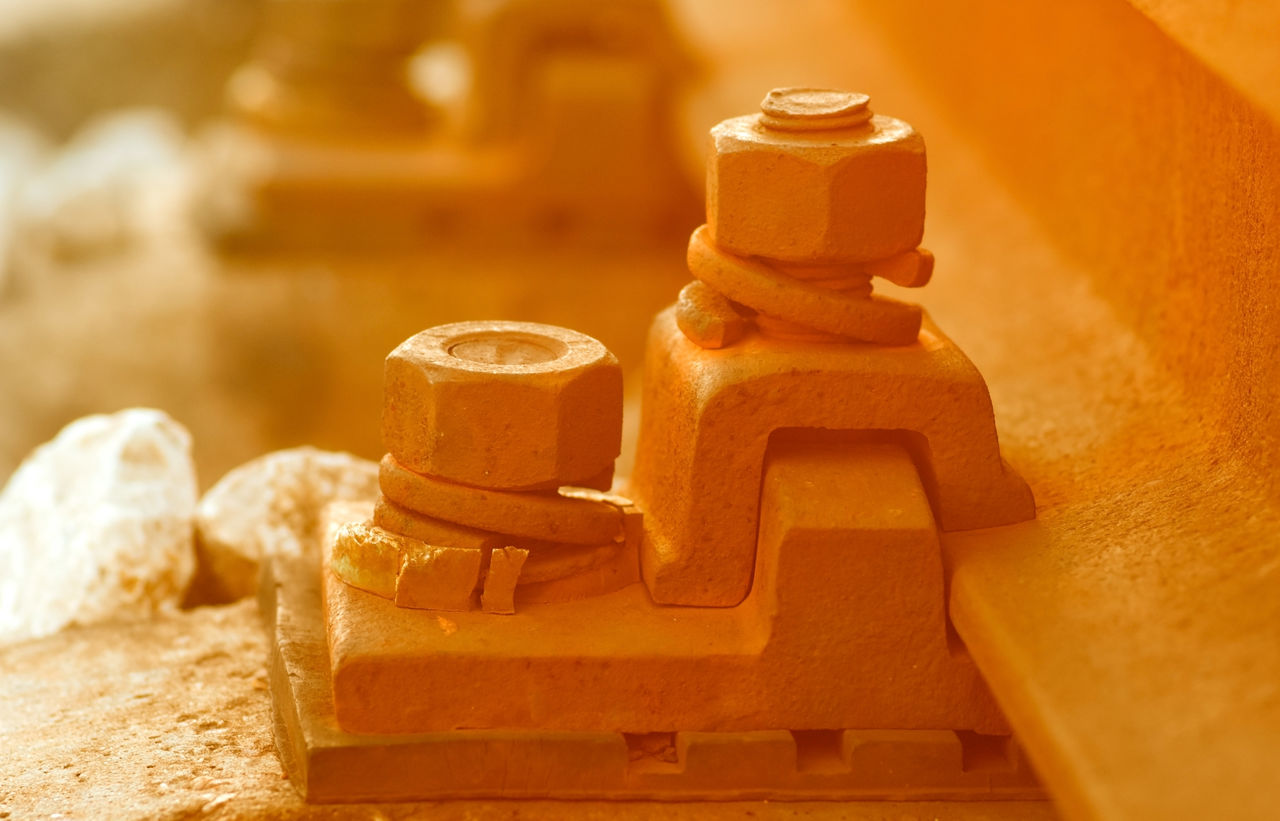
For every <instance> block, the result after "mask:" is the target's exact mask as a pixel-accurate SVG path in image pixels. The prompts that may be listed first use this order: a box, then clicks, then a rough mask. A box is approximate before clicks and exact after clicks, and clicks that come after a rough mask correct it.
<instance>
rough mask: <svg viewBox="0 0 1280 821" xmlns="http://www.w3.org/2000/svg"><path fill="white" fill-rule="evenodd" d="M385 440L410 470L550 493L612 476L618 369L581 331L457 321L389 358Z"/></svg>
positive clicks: (617, 445)
mask: <svg viewBox="0 0 1280 821" xmlns="http://www.w3.org/2000/svg"><path fill="white" fill-rule="evenodd" d="M382 440H383V444H384V445H385V446H386V448H387V450H388V451H389V452H390V453H391V455H392V456H394V457H395V458H396V460H397V461H398V462H399V463H400V464H401V465H403V466H404V467H406V468H408V469H409V470H411V471H414V472H417V473H421V474H426V475H431V476H438V477H441V478H443V479H448V480H451V481H454V482H460V483H462V484H466V485H472V486H475V487H483V488H495V489H502V490H543V489H551V488H556V487H559V486H562V485H572V484H575V483H578V482H581V481H588V480H590V479H591V478H592V477H594V476H596V475H598V474H600V473H602V472H605V471H607V470H609V469H610V468H611V467H612V465H613V461H614V459H616V458H617V456H618V453H619V452H620V450H621V444H622V370H621V368H620V367H619V366H618V360H617V358H615V357H614V355H613V354H612V353H610V352H609V350H608V349H607V348H605V346H604V345H602V344H601V343H599V342H598V341H596V340H595V339H592V338H591V337H589V336H586V335H585V334H580V333H577V332H576V331H570V330H567V329H564V328H557V327H555V326H551V325H540V324H535V323H530V322H460V323H455V324H452V325H442V326H439V327H436V328H431V329H429V330H426V331H423V332H421V333H419V334H416V335H414V336H412V337H410V338H409V339H407V340H405V342H403V343H402V344H401V345H400V346H399V347H397V348H396V349H395V350H394V351H392V352H391V354H390V355H389V356H387V360H386V369H385V372H384V378H383V408H382Z"/></svg>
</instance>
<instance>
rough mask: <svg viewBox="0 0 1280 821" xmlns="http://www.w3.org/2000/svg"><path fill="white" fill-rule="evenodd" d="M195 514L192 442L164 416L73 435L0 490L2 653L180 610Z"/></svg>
mask: <svg viewBox="0 0 1280 821" xmlns="http://www.w3.org/2000/svg"><path fill="white" fill-rule="evenodd" d="M195 503H196V477H195V466H194V465H193V463H192V460H191V436H190V434H188V433H187V431H186V429H185V428H184V427H182V426H181V425H179V424H178V423H177V422H175V421H173V420H172V419H170V418H169V417H168V416H167V415H165V414H164V413H162V412H160V411H156V410H145V409H140V408H135V409H132V410H126V411H121V412H119V413H116V414H112V415H109V416H108V415H103V416H88V417H85V418H83V419H79V420H77V421H75V422H73V423H71V424H70V425H68V426H67V427H66V428H64V429H63V430H62V431H61V432H60V433H59V434H58V435H57V436H56V437H55V438H54V439H53V440H52V441H51V442H48V443H46V444H44V445H41V446H40V447H39V448H37V449H36V450H35V451H34V452H32V454H31V455H30V456H28V457H27V459H26V461H24V462H23V463H22V465H21V466H19V468H18V470H17V471H16V472H15V473H14V474H13V476H12V477H11V478H10V479H9V482H8V484H6V485H5V487H4V490H3V491H0V643H9V642H14V641H21V640H24V639H28V638H34V637H38V636H45V635H49V634H51V633H56V632H57V631H59V630H61V629H62V628H64V627H67V626H69V625H72V624H90V623H93V622H99V621H106V620H109V619H115V618H130V617H140V616H149V615H152V614H154V613H156V612H158V611H162V610H168V609H173V608H176V607H177V606H178V605H179V603H180V602H181V601H182V597H183V595H184V593H185V591H186V589H187V585H188V584H189V583H190V581H191V577H192V574H193V573H194V570H195V551H194V549H193V539H192V517H193V514H194V511H195Z"/></svg>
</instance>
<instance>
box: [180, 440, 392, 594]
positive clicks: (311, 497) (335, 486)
mask: <svg viewBox="0 0 1280 821" xmlns="http://www.w3.org/2000/svg"><path fill="white" fill-rule="evenodd" d="M377 495H378V465H377V463H375V462H370V461H368V460H367V459H361V458H359V457H356V456H352V455H351V454H349V453H334V452H330V451H323V450H317V449H316V448H310V447H302V448H294V449H292V450H281V451H276V452H275V453H268V454H267V455H265V456H261V457H259V458H257V459H254V460H253V461H251V462H246V463H245V464H243V465H241V466H240V467H238V468H236V469H235V470H233V471H231V472H230V473H228V474H227V475H226V476H224V477H223V478H222V479H221V480H219V482H218V483H217V484H216V485H214V486H213V487H212V488H211V489H210V490H209V492H208V493H206V494H205V496H204V498H203V499H201V500H200V504H199V507H198V508H197V511H196V532H197V541H198V550H199V556H200V565H201V567H200V575H201V579H200V581H199V582H198V584H199V585H200V586H201V587H202V588H204V590H202V591H201V595H202V598H204V599H207V600H210V601H228V600H234V599H237V598H240V597H242V596H247V595H250V594H251V593H253V592H254V591H255V590H256V589H257V587H258V572H259V567H260V564H261V562H262V561H263V560H264V559H267V558H269V557H271V556H276V555H293V556H297V555H301V554H303V553H304V552H309V551H311V550H312V548H313V545H314V544H315V540H316V537H317V535H318V534H317V533H316V529H317V526H318V524H319V520H320V513H321V511H323V510H324V508H325V506H326V505H328V504H329V503H330V502H334V501H349V502H355V501H367V500H372V499H375V498H377Z"/></svg>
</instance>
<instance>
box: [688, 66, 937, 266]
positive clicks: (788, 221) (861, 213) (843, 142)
mask: <svg viewBox="0 0 1280 821" xmlns="http://www.w3.org/2000/svg"><path fill="white" fill-rule="evenodd" d="M819 93H821V94H826V95H829V96H830V99H832V100H835V101H836V102H833V103H830V105H829V110H827V111H824V110H823V104H824V100H823V99H822V98H817V97H816V96H815V95H817V94H819ZM802 94H803V95H807V96H804V97H803V98H801V96H800V95H802ZM836 95H843V98H840V97H838V96H836ZM859 98H860V101H859ZM815 99H816V100H817V102H814V101H815ZM826 102H829V100H828V101H826ZM859 104H860V105H861V106H862V112H863V113H864V116H862V117H861V118H859V117H857V116H852V115H851V114H850V112H856V111H857V110H858V105H859ZM865 105H866V98H865V97H863V96H862V95H851V94H847V93H844V92H826V91H819V90H814V89H780V90H776V91H774V92H771V93H770V95H769V97H766V98H765V104H764V109H765V110H764V112H763V113H761V114H751V115H747V116H744V117H735V118H733V119H729V120H725V121H724V122H722V123H720V124H719V125H717V126H716V127H714V128H713V129H711V149H710V157H709V160H708V162H707V224H708V225H709V226H710V230H711V236H712V238H713V240H714V242H715V243H716V244H717V245H719V246H720V247H722V248H724V249H726V250H728V251H731V252H733V253H735V254H738V255H740V256H759V257H765V258H767V259H772V260H777V261H779V262H784V263H792V264H799V265H803V264H831V263H855V262H868V261H872V260H879V259H884V258H885V257H889V256H892V255H894V254H898V253H902V252H903V251H908V250H910V249H912V248H915V247H916V246H918V245H919V244H920V240H921V238H922V236H923V234H924V207H925V202H924V194H925V148H924V140H923V139H922V138H921V136H920V135H919V134H917V133H916V131H915V130H914V129H913V128H912V127H911V126H910V125H908V124H907V123H905V122H902V121H901V120H896V119H894V118H892V117H884V116H879V115H875V116H872V115H871V114H870V111H869V110H867V109H865ZM832 115H838V116H832ZM787 117H794V118H795V121H794V123H792V124H788V123H787V122H786V118H787Z"/></svg>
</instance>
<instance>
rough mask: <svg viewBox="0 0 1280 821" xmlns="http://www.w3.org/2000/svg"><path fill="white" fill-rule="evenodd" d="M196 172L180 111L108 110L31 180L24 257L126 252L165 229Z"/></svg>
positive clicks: (22, 228) (25, 196)
mask: <svg viewBox="0 0 1280 821" xmlns="http://www.w3.org/2000/svg"><path fill="white" fill-rule="evenodd" d="M188 177H189V168H188V162H187V158H186V137H185V136H184V135H183V133H182V130H181V127H180V125H179V124H178V122H177V119H176V118H175V117H174V115H172V114H170V113H167V112H164V111H160V110H157V109H132V110H124V111H118V112H112V113H110V114H107V115H105V116H103V117H101V118H99V119H97V120H95V121H93V122H91V123H90V124H89V125H87V126H85V127H84V128H83V129H82V130H81V131H80V132H78V133H77V134H76V135H75V137H74V138H72V140H71V141H70V142H69V143H68V144H67V145H66V146H64V147H63V148H62V149H61V150H59V151H58V152H56V153H55V154H54V155H53V156H52V157H51V158H50V160H49V161H48V162H47V163H46V164H45V165H43V166H42V167H40V168H39V169H38V170H37V171H36V172H34V173H33V174H31V175H30V176H29V177H28V178H27V179H26V180H25V183H24V185H23V186H22V189H21V192H20V196H19V198H18V201H17V209H16V217H15V221H16V225H17V227H18V229H19V236H18V237H16V238H15V239H16V240H17V241H18V242H19V247H18V251H19V252H20V254H21V257H20V259H22V260H24V263H23V264H27V262H28V261H29V260H31V259H53V260H67V261H71V260H76V259H80V258H84V257H91V256H98V255H102V254H108V253H112V252H117V251H120V250H123V249H125V248H127V247H129V246H130V245H132V244H134V243H136V242H138V241H140V240H142V239H143V238H144V237H147V236H149V235H151V234H152V233H154V232H156V231H157V230H159V229H160V227H161V225H162V224H163V219H162V217H163V214H164V213H166V212H167V213H168V214H169V215H170V216H172V213H173V212H174V210H175V209H174V207H173V204H174V201H175V199H180V196H181V193H180V192H182V191H183V190H184V189H185V187H186V185H187V179H188ZM157 212H160V213H159V214H158V213H157Z"/></svg>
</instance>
